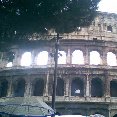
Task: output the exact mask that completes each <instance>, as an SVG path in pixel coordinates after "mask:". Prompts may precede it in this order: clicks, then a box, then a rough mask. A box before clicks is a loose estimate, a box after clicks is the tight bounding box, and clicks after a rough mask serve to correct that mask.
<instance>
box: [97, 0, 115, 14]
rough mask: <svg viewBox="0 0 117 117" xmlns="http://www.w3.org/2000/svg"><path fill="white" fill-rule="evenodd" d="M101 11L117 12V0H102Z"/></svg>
mask: <svg viewBox="0 0 117 117" xmlns="http://www.w3.org/2000/svg"><path fill="white" fill-rule="evenodd" d="M98 10H99V11H103V12H109V13H117V0H101V2H100V3H99V9H98Z"/></svg>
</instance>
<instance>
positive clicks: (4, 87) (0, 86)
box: [0, 79, 8, 97]
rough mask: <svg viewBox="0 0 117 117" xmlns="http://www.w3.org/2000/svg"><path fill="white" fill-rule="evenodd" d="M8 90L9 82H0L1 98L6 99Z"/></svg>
mask: <svg viewBox="0 0 117 117" xmlns="http://www.w3.org/2000/svg"><path fill="white" fill-rule="evenodd" d="M7 90H8V81H7V80H5V79H4V80H2V81H1V82H0V97H6V96H7Z"/></svg>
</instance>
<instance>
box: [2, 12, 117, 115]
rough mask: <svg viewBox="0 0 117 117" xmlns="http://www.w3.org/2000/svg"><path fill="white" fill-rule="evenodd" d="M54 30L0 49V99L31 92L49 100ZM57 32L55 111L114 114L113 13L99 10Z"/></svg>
mask: <svg viewBox="0 0 117 117" xmlns="http://www.w3.org/2000/svg"><path fill="white" fill-rule="evenodd" d="M55 35H56V33H55V32H54V31H53V30H51V31H50V32H49V35H45V36H44V37H42V36H40V35H39V34H34V35H33V36H32V37H30V42H29V43H27V44H25V43H24V44H19V45H14V46H11V48H10V52H5V51H4V52H1V53H0V61H1V62H0V97H1V98H0V99H4V98H6V97H7V98H8V97H23V96H33V97H35V98H40V100H43V101H45V102H47V103H48V104H50V105H51V100H52V84H53V77H54V58H53V57H52V56H50V55H52V53H54V50H55V46H54V45H55V41H54V38H56V36H55ZM60 37H61V39H60V42H59V53H60V54H59V58H58V69H57V88H56V89H57V92H56V110H57V111H58V112H60V113H61V114H74V115H76V114H81V115H86V116H87V115H91V114H102V115H104V116H105V117H117V14H109V13H99V14H98V16H97V17H96V18H95V20H94V21H93V22H92V24H91V25H90V26H89V27H78V28H77V29H76V31H75V32H73V33H70V34H63V35H60ZM40 39H41V40H40ZM45 39H46V41H45ZM11 54H13V55H14V59H13V62H12V61H11V59H12V58H11V59H8V58H9V56H10V55H11ZM61 55H62V56H61Z"/></svg>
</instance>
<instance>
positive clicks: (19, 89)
mask: <svg viewBox="0 0 117 117" xmlns="http://www.w3.org/2000/svg"><path fill="white" fill-rule="evenodd" d="M24 92H25V80H24V79H21V80H19V81H17V84H16V86H15V90H14V96H15V97H23V96H24Z"/></svg>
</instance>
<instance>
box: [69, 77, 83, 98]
mask: <svg viewBox="0 0 117 117" xmlns="http://www.w3.org/2000/svg"><path fill="white" fill-rule="evenodd" d="M71 96H80V97H83V96H84V82H83V80H82V79H81V78H75V79H74V80H72V83H71Z"/></svg>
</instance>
